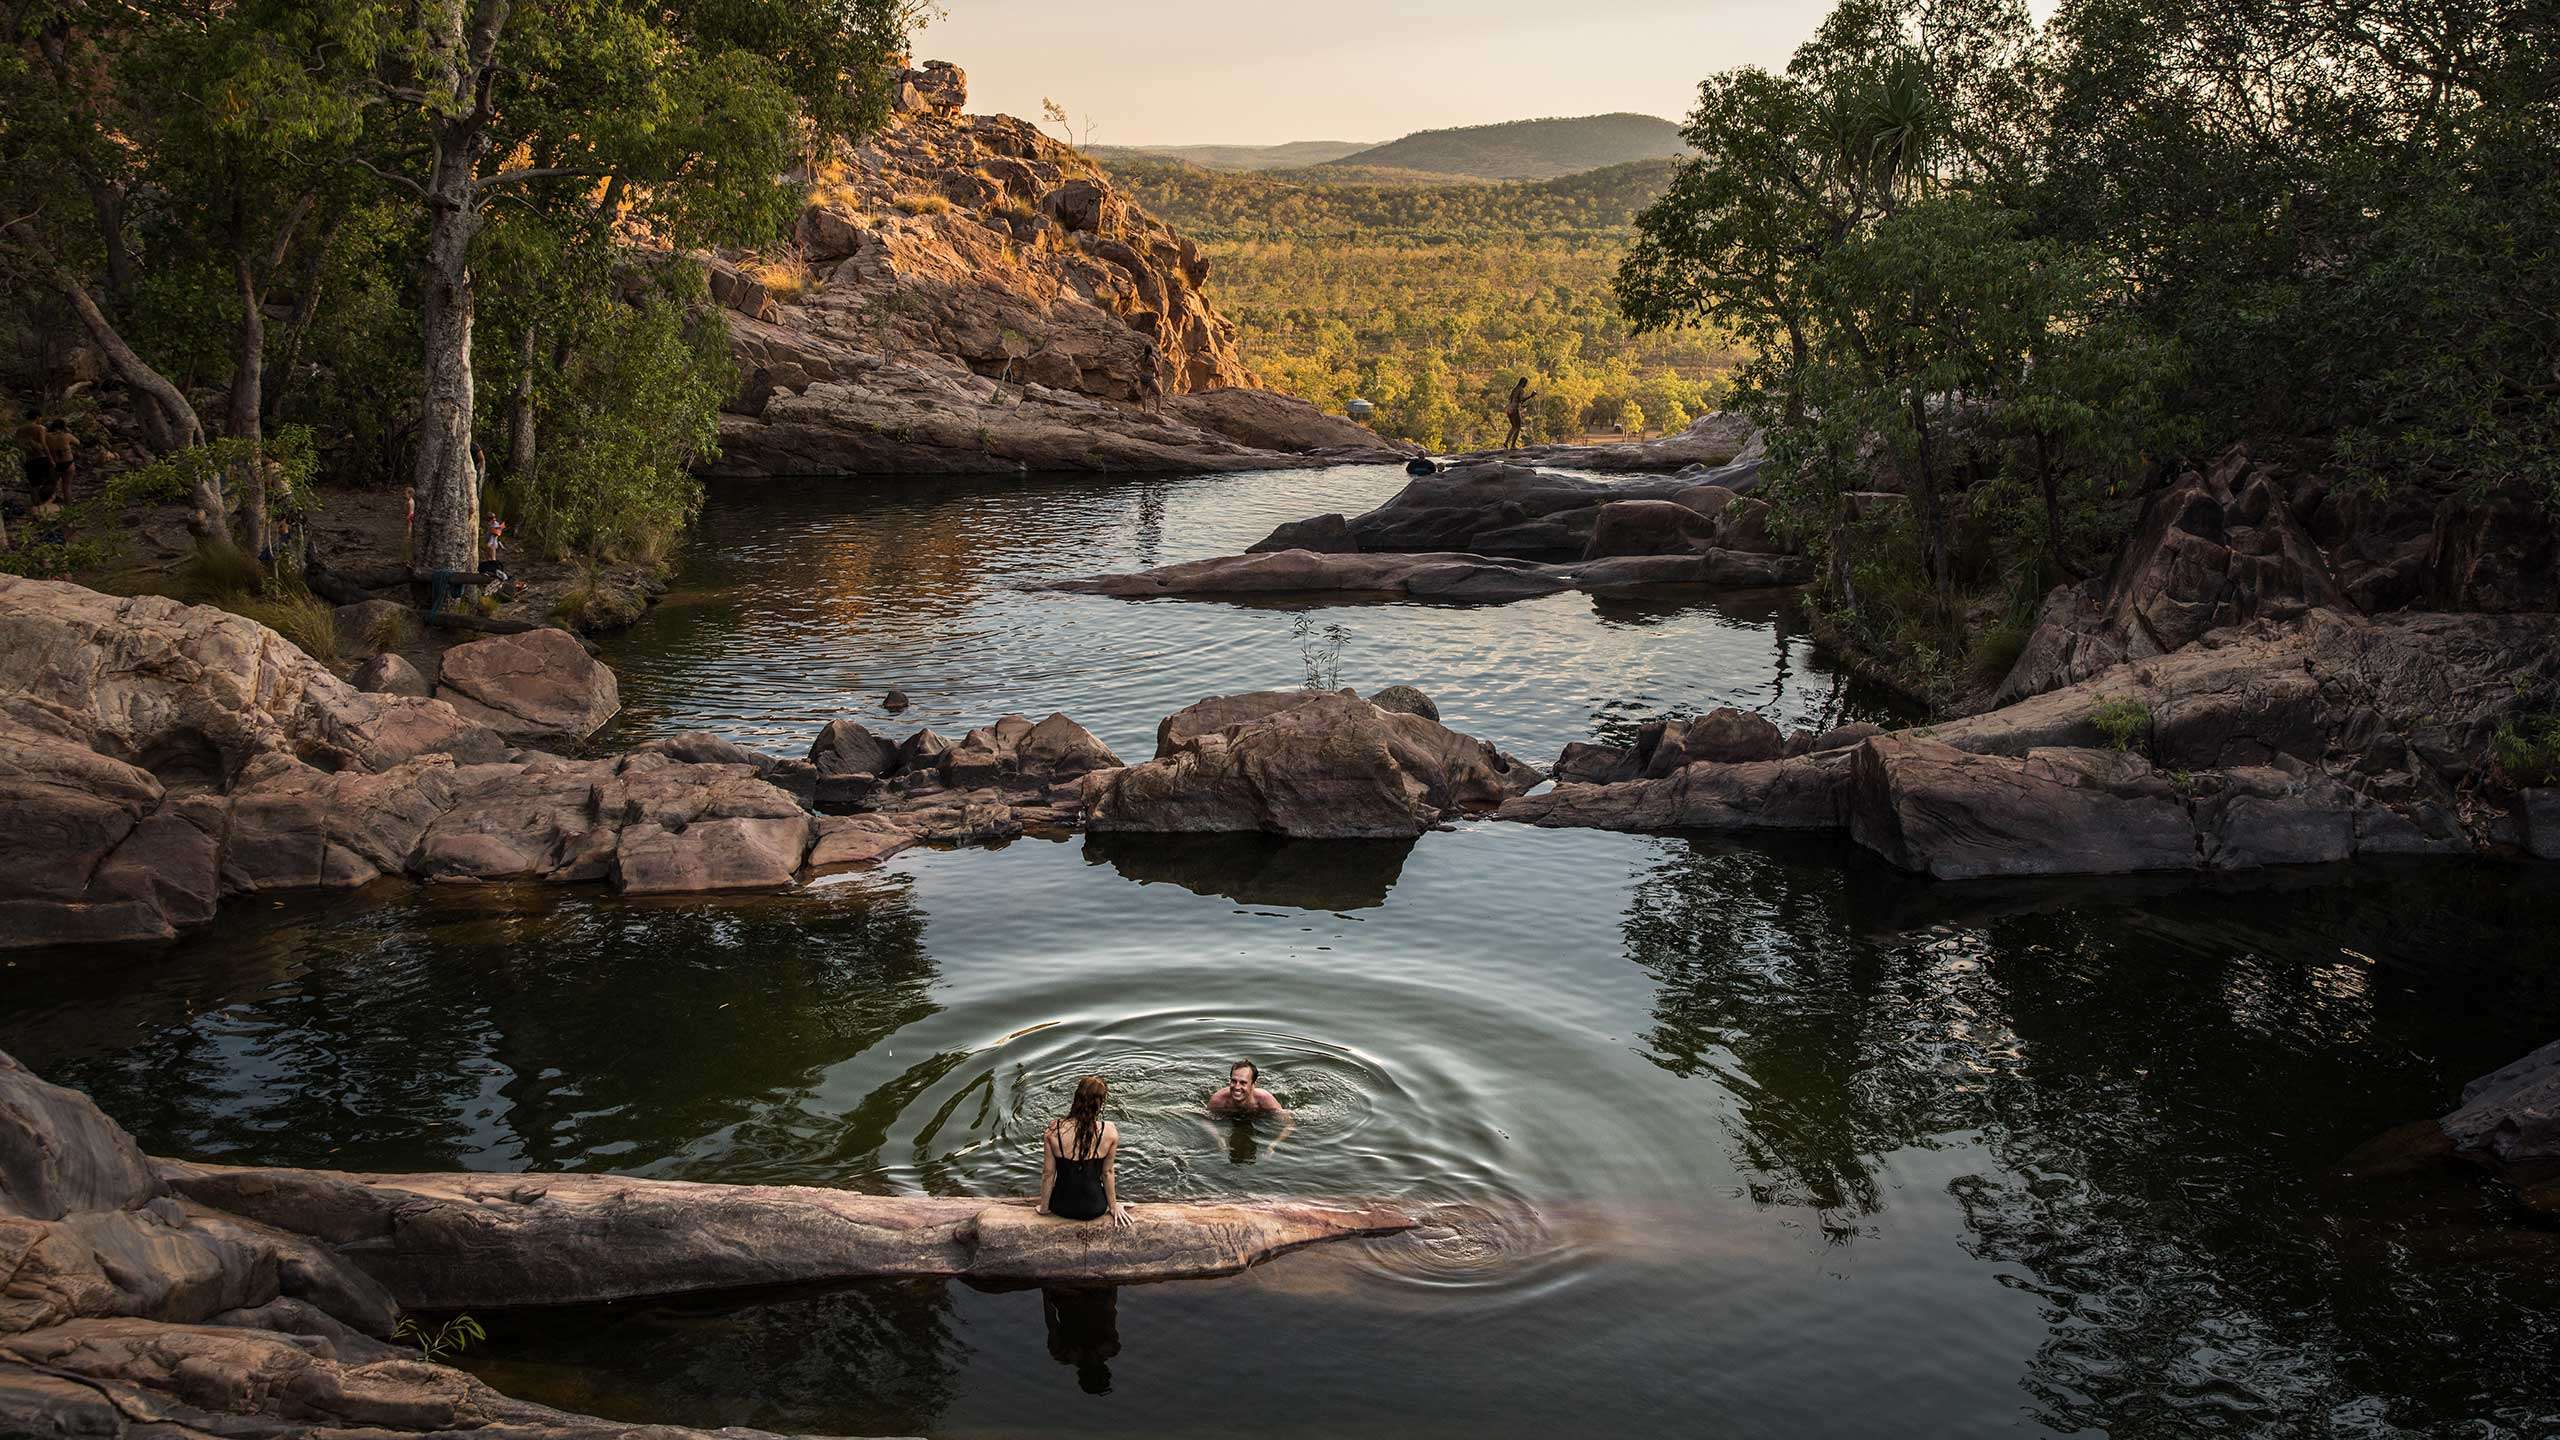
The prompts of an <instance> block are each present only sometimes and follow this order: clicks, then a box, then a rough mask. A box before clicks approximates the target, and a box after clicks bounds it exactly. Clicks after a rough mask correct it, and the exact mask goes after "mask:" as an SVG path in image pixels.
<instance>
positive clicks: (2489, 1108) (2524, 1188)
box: [2437, 1040, 2560, 1216]
mask: <svg viewBox="0 0 2560 1440" xmlns="http://www.w3.org/2000/svg"><path fill="white" fill-rule="evenodd" d="M2437 1123H2438V1124H2439V1125H2440V1126H2441V1127H2442V1128H2443V1130H2444V1133H2445V1136H2446V1138H2447V1139H2449V1140H2451V1141H2452V1142H2453V1147H2454V1152H2455V1153H2456V1154H2458V1155H2460V1156H2462V1157H2463V1158H2465V1159H2467V1160H2470V1161H2472V1162H2473V1163H2475V1164H2478V1165H2481V1166H2483V1167H2485V1168H2487V1169H2489V1170H2491V1171H2492V1172H2494V1173H2496V1174H2498V1175H2500V1176H2502V1177H2504V1178H2505V1179H2506V1180H2508V1181H2509V1182H2510V1183H2512V1184H2513V1185H2514V1186H2515V1187H2516V1190H2517V1192H2518V1193H2519V1194H2520V1195H2521V1196H2522V1197H2523V1198H2524V1201H2525V1203H2526V1204H2527V1205H2529V1206H2531V1207H2532V1208H2533V1209H2535V1210H2537V1211H2539V1212H2541V1213H2542V1214H2544V1215H2548V1216H2560V1040H2555V1041H2553V1042H2552V1043H2551V1044H2548V1045H2545V1046H2543V1047H2542V1048H2541V1049H2539V1050H2536V1051H2534V1052H2533V1053H2532V1054H2530V1055H2527V1056H2525V1057H2524V1058H2523V1059H2521V1060H2518V1061H2516V1062H2515V1063H2514V1064H2512V1065H2508V1066H2506V1067H2504V1068H2502V1069H2499V1070H2495V1071H2492V1072H2490V1073H2489V1074H2487V1075H2483V1076H2481V1077H2480V1078H2479V1079H2477V1080H2474V1081H2472V1082H2471V1083H2470V1084H2468V1085H2465V1086H2463V1087H2462V1104H2461V1106H2460V1107H2459V1108H2457V1109H2456V1110H2454V1111H2453V1113H2451V1114H2449V1115H2447V1116H2445V1117H2444V1118H2443V1119H2442V1120H2440V1121H2438V1122H2437Z"/></svg>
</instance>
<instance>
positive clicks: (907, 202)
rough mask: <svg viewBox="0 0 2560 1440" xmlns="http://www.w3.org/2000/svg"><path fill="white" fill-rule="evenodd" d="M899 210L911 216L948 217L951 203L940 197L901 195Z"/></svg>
mask: <svg viewBox="0 0 2560 1440" xmlns="http://www.w3.org/2000/svg"><path fill="white" fill-rule="evenodd" d="M898 208H899V209H900V210H901V211H904V212H905V213H907V214H909V215H948V214H950V213H951V202H950V201H949V200H948V199H946V198H944V197H943V196H940V195H901V196H899V197H898Z"/></svg>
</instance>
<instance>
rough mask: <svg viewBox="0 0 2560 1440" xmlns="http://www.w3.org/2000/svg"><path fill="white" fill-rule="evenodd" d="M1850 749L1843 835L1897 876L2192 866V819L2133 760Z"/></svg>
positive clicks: (1888, 741)
mask: <svg viewBox="0 0 2560 1440" xmlns="http://www.w3.org/2000/svg"><path fill="white" fill-rule="evenodd" d="M1851 753H1852V754H1853V755H1854V756H1855V757H1856V760H1855V763H1854V766H1853V768H1852V771H1851V775H1850V781H1849V791H1848V811H1849V834H1850V836H1851V838H1853V839H1855V840H1856V841H1857V842H1858V843H1859V844H1861V845H1863V846H1865V847H1867V848H1868V849H1870V850H1873V851H1875V852H1876V853H1877V854H1878V855H1881V856H1883V857H1884V858H1885V860H1887V861H1888V862H1890V863H1891V864H1893V865H1895V866H1898V867H1900V868H1901V869H1905V870H1916V871H1919V872H1921V873H1923V874H1927V875H1932V876H1936V877H1937V878H1939V879H1942V880H1959V879H1971V878H1975V877H1979V876H1987V875H2123V874H2132V873H2135V872H2138V871H2144V870H2185V869H2192V868H2194V867H2195V866H2196V864H2197V837H2196V826H2195V821H2194V818H2193V817H2192V816H2191V815H2190V814H2189V813H2188V810H2187V807H2186V804H2185V802H2184V800H2183V799H2182V798H2181V796H2180V795H2179V794H2178V791H2177V788H2176V786H2175V785H2174V784H2173V783H2172V782H2171V781H2170V779H2169V778H2168V777H2166V776H2163V775H2160V774H2157V773H2156V772H2154V771H2153V770H2152V768H2151V766H2150V765H2149V763H2148V762H2146V761H2144V760H2142V759H2141V758H2140V757H2139V756H2133V755H2126V754H2122V753H2119V752H2116V751H2110V750H2031V751H2029V752H2027V754H2026V755H2025V756H2024V757H2023V758H2011V757H2008V756H1992V755H1974V754H1969V753H1967V752H1965V751H1962V750H1958V749H1955V748H1954V747H1952V746H1949V745H1944V744H1940V743H1938V742H1936V741H1932V740H1923V739H1919V738H1916V737H1909V736H1895V735H1887V736H1878V737H1876V738H1874V739H1872V740H1868V741H1866V742H1864V743H1863V744H1861V745H1860V746H1859V747H1858V748H1857V749H1856V750H1855V751H1853V752H1851Z"/></svg>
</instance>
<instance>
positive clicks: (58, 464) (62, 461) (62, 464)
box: [44, 415, 80, 505]
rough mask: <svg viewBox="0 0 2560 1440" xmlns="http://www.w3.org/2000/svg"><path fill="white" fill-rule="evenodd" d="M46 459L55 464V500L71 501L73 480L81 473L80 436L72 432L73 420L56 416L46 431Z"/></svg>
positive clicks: (56, 502)
mask: <svg viewBox="0 0 2560 1440" xmlns="http://www.w3.org/2000/svg"><path fill="white" fill-rule="evenodd" d="M44 455H45V459H46V460H48V461H49V462H51V463H52V465H53V502H54V503H55V504H57V505H68V504H70V503H71V482H72V481H73V480H74V479H75V478H77V477H78V475H79V473H80V437H78V436H76V435H74V434H72V433H71V422H70V421H68V420H65V419H63V418H62V417H60V416H58V415H57V416H55V417H54V421H53V425H52V428H50V429H48V430H47V431H45V436H44Z"/></svg>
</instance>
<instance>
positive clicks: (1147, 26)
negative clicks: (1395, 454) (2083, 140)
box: [915, 0, 2046, 145]
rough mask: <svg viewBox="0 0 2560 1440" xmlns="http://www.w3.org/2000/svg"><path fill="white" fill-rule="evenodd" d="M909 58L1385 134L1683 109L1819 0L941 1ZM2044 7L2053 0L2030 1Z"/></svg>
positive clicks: (1157, 128) (1124, 118)
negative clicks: (941, 15)
mask: <svg viewBox="0 0 2560 1440" xmlns="http://www.w3.org/2000/svg"><path fill="white" fill-rule="evenodd" d="M944 3H945V4H946V5H947V7H948V8H949V10H950V15H949V17H948V18H947V19H944V20H941V21H939V22H937V23H935V24H933V25H931V26H928V27H927V28H926V29H925V31H924V33H922V34H921V35H918V36H917V37H916V43H915V53H916V57H917V58H918V59H919V60H948V61H950V62H952V63H953V64H955V65H958V66H959V67H960V68H961V69H963V70H966V71H967V72H969V108H970V109H971V110H972V111H975V112H977V113H980V114H986V113H1003V114H1008V115H1019V116H1022V117H1023V118H1025V119H1029V120H1038V119H1039V118H1040V100H1041V97H1042V96H1051V97H1054V98H1055V99H1056V100H1057V101H1058V102H1059V103H1060V104H1062V105H1065V106H1066V107H1067V108H1068V109H1069V110H1070V111H1072V112H1074V114H1075V116H1076V120H1077V123H1078V124H1079V126H1081V125H1082V123H1083V121H1084V117H1085V116H1086V115H1087V114H1090V115H1091V116H1092V117H1093V120H1094V134H1093V140H1094V143H1096V144H1101V145H1189V144H1207V143H1222V144H1240V145H1268V144H1276V143H1278V142H1280V141H1284V140H1369V141H1380V140H1392V139H1394V138H1395V137H1397V136H1399V135H1403V134H1406V133H1408V132H1410V131H1414V130H1430V129H1438V128H1440V127H1442V126H1448V125H1485V124H1491V123H1494V122H1496V121H1502V120H1527V119H1534V118H1536V117H1539V116H1543V115H1598V114H1604V113H1607V112H1610V111H1616V110H1632V111H1636V112H1638V113H1641V114H1647V115H1659V116H1661V117H1663V118H1664V119H1666V120H1673V121H1677V120H1679V119H1681V118H1682V117H1684V116H1686V115H1687V114H1688V113H1689V109H1690V106H1691V105H1692V104H1693V103H1694V102H1695V100H1696V97H1697V93H1698V82H1699V81H1701V80H1703V79H1705V78H1706V77H1707V76H1709V75H1711V74H1713V73H1714V72H1716V71H1718V70H1721V69H1725V68H1727V67H1729V66H1734V65H1748V64H1757V65H1768V66H1772V67H1774V66H1777V65H1781V64H1784V63H1785V61H1786V58H1787V55H1788V53H1789V52H1790V51H1792V50H1794V49H1795V47H1796V45H1797V44H1798V43H1799V42H1801V41H1802V40H1803V39H1804V38H1805V37H1806V36H1808V35H1810V34H1812V33H1813V27H1814V26H1815V24H1817V23H1818V22H1819V21H1820V20H1821V18H1822V16H1823V14H1824V13H1825V12H1826V11H1828V10H1829V9H1830V3H1829V0H1560V3H1559V0H1473V3H1463V4H1461V3H1452V0H1409V3H1383V4H1353V3H1348V0H1275V3H1263V4H1254V5H1242V4H1235V3H1232V0H1209V3H1207V4H1185V5H1170V4H1163V3H1160V0H1159V3H1155V4H1145V3H1139V0H1041V3H1031V0H944ZM2037 8H2038V9H2039V10H2042V9H2044V8H2046V7H2045V6H2042V5H2039V6H2038V7H2037Z"/></svg>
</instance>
